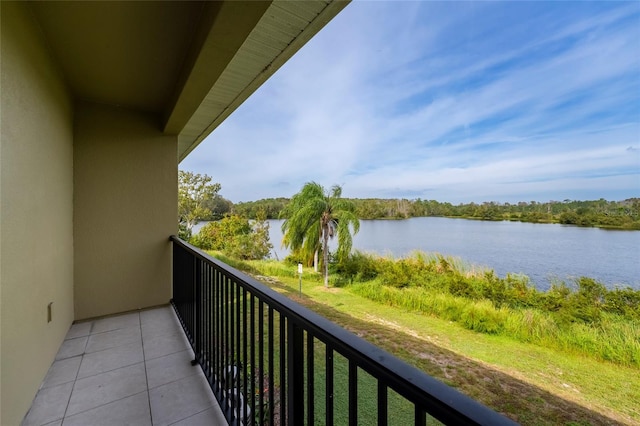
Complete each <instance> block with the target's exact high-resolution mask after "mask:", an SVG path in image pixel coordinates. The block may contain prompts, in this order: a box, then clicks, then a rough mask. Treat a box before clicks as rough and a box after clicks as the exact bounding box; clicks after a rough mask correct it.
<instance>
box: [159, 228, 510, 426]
mask: <svg viewBox="0 0 640 426" xmlns="http://www.w3.org/2000/svg"><path fill="white" fill-rule="evenodd" d="M170 240H171V241H173V242H174V243H175V244H177V245H178V246H180V247H181V248H183V249H184V250H186V251H188V252H190V253H191V254H193V255H194V256H195V257H196V258H199V259H201V260H203V261H205V262H208V263H210V264H212V265H214V266H215V267H216V268H218V269H220V270H222V271H224V273H225V274H226V275H228V276H230V277H232V278H233V279H234V280H235V281H236V282H237V283H238V284H239V285H241V286H242V287H244V288H246V289H248V290H249V291H250V292H252V293H253V294H255V295H257V296H258V297H259V298H261V299H262V300H264V301H265V302H267V303H268V305H269V306H271V307H273V308H274V309H275V310H277V311H279V312H281V313H282V314H284V315H285V316H286V317H287V318H290V319H292V320H293V321H294V323H297V324H298V325H299V326H301V327H302V328H304V329H305V330H307V331H309V332H311V334H312V335H313V336H314V337H316V338H318V339H319V340H321V341H323V342H324V343H325V344H327V345H328V346H329V347H331V348H332V349H333V350H335V351H337V352H338V353H341V354H342V355H343V356H345V357H347V358H351V359H354V360H355V361H357V363H358V366H359V367H360V368H362V369H363V370H365V371H367V372H368V373H369V374H371V375H372V376H374V377H378V378H380V379H382V380H383V382H384V383H386V384H387V385H388V386H389V387H391V388H392V389H394V390H395V391H396V392H397V393H398V394H400V395H402V396H403V397H405V398H406V399H408V400H409V401H411V402H413V403H416V404H418V405H421V406H424V407H428V408H427V411H428V413H429V414H430V415H432V416H434V417H436V418H446V419H449V420H451V419H454V421H456V423H460V424H479V425H514V424H516V423H515V422H513V421H512V420H511V419H509V418H507V417H505V416H503V415H501V414H499V413H497V412H495V411H493V410H491V409H489V408H488V407H486V406H484V405H482V404H480V403H479V402H477V401H475V400H474V399H472V398H470V397H468V396H466V395H464V394H462V393H460V392H459V391H457V390H455V389H454V388H452V387H450V386H447V385H445V384H444V383H442V382H440V381H439V380H436V379H434V378H433V377H431V376H429V375H427V374H426V373H424V372H422V371H420V370H418V369H417V368H415V367H412V366H410V365H408V364H406V363H405V362H404V361H402V360H400V359H398V358H396V357H395V356H394V355H391V354H390V353H388V352H386V351H384V350H382V349H380V348H379V347H377V346H375V345H373V344H371V343H369V342H367V341H366V340H364V339H362V338H360V337H358V336H356V335H355V334H353V333H351V332H350V331H347V330H345V329H344V328H342V327H340V326H339V325H337V324H334V323H333V322H331V321H329V320H328V319H326V318H324V317H322V316H320V315H318V314H316V313H315V312H313V311H311V310H309V309H307V308H305V307H304V306H302V305H299V304H298V303H296V302H294V301H292V300H290V299H289V298H287V297H285V296H283V295H281V294H279V293H278V292H276V291H274V290H272V289H270V288H269V287H267V286H266V285H264V284H262V283H260V282H259V281H257V280H256V279H254V278H252V277H250V276H248V275H246V274H245V273H243V272H241V271H239V270H237V269H235V268H233V267H231V266H229V265H227V264H225V263H223V262H221V261H219V260H218V259H215V258H214V257H212V256H210V255H208V254H206V253H204V252H202V251H201V250H200V249H198V248H196V247H194V246H192V245H191V244H189V243H186V242H184V241H182V240H181V239H179V238H178V237H177V236H175V235H172V236H171V237H170Z"/></svg>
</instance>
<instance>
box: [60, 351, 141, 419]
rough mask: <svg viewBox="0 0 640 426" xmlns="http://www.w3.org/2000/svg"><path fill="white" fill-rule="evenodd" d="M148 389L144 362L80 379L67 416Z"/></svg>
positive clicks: (76, 384) (75, 387)
mask: <svg viewBox="0 0 640 426" xmlns="http://www.w3.org/2000/svg"><path fill="white" fill-rule="evenodd" d="M146 389H147V380H146V374H145V371H144V364H143V363H140V364H136V365H132V366H129V367H124V368H120V369H118V370H114V371H110V372H108V373H102V374H98V375H96V376H91V377H87V378H86V379H78V380H77V381H76V383H75V386H74V387H73V393H72V394H71V399H70V400H69V408H68V409H67V416H72V415H74V414H77V413H81V412H83V411H87V410H91V409H93V408H97V407H99V406H101V405H104V404H108V403H110V402H113V401H116V400H118V399H122V398H126V397H128V396H131V395H135V394H137V393H140V392H143V391H145V390H146Z"/></svg>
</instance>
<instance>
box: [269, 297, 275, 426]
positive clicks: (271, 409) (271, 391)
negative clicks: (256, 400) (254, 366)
mask: <svg viewBox="0 0 640 426" xmlns="http://www.w3.org/2000/svg"><path fill="white" fill-rule="evenodd" d="M268 311H269V318H268V320H269V321H268V323H267V327H268V331H267V334H268V336H269V342H268V346H269V354H268V356H267V361H268V362H269V375H268V378H267V380H268V384H269V385H268V386H269V388H268V389H269V395H268V397H267V401H268V403H269V410H268V414H269V425H273V419H274V414H275V413H274V411H275V404H274V403H275V401H274V397H275V392H274V389H273V370H274V367H273V361H274V354H273V308H272V307H271V306H269V308H268Z"/></svg>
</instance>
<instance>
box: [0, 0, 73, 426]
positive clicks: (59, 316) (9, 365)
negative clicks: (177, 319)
mask: <svg viewBox="0 0 640 426" xmlns="http://www.w3.org/2000/svg"><path fill="white" fill-rule="evenodd" d="M1 7H2V10H1V15H2V23H1V28H2V30H1V31H2V34H1V43H2V62H1V66H0V67H1V72H2V79H1V82H0V90H1V94H2V97H1V98H2V103H1V110H0V116H1V124H0V127H1V129H2V130H1V136H0V138H1V145H0V324H1V334H0V336H1V338H0V339H1V349H0V383H1V385H0V392H1V393H0V412H1V413H2V414H1V418H0V424H2V425H16V424H19V423H20V421H21V420H22V418H23V416H24V415H25V413H26V412H27V410H28V409H29V406H30V405H31V402H32V400H33V397H34V396H35V394H36V392H37V390H38V387H39V386H40V383H41V381H42V379H43V378H44V376H45V374H46V372H47V369H48V368H49V366H50V365H51V363H52V362H53V359H54V357H55V354H56V352H57V351H58V348H59V346H60V344H61V343H62V341H63V339H64V336H65V334H66V332H67V330H68V329H69V326H70V325H71V322H72V320H73V222H72V218H73V187H72V185H73V112H72V111H73V110H72V103H71V100H70V97H69V96H68V93H67V91H66V89H65V86H64V84H63V82H62V79H61V78H60V76H59V74H58V73H57V72H56V67H55V66H54V64H53V62H52V60H51V58H50V57H49V55H48V53H47V50H46V47H45V45H44V43H42V41H41V39H40V34H39V32H38V29H37V27H36V26H35V25H34V23H33V21H32V18H31V15H30V14H29V12H28V9H27V8H26V7H25V5H24V4H18V3H8V2H2V5H1ZM50 302H53V318H52V321H51V322H49V323H48V322H47V305H48V304H49V303H50Z"/></svg>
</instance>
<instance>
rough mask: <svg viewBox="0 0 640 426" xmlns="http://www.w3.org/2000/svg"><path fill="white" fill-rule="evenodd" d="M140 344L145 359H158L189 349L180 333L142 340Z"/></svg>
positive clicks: (185, 339) (187, 343)
mask: <svg viewBox="0 0 640 426" xmlns="http://www.w3.org/2000/svg"><path fill="white" fill-rule="evenodd" d="M142 344H143V346H144V357H145V359H153V358H159V357H162V356H165V355H169V354H173V353H176V352H181V351H184V350H187V349H189V348H190V346H189V342H188V341H187V338H186V337H185V335H184V333H183V332H182V331H179V332H176V333H175V334H163V335H160V336H155V337H150V338H143V339H142Z"/></svg>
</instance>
